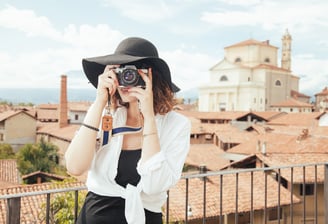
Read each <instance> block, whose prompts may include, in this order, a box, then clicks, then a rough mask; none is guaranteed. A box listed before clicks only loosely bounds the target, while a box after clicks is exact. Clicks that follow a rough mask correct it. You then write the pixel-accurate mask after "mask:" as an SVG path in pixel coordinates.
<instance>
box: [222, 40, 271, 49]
mask: <svg viewBox="0 0 328 224" xmlns="http://www.w3.org/2000/svg"><path fill="white" fill-rule="evenodd" d="M248 45H260V46H267V47H272V48H276V49H277V47H275V46H273V45H270V44H269V42H268V41H258V40H254V39H248V40H245V41H242V42H239V43H236V44H233V45H230V46H227V47H225V48H224V49H227V48H232V47H241V46H248Z"/></svg>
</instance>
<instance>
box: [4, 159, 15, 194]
mask: <svg viewBox="0 0 328 224" xmlns="http://www.w3.org/2000/svg"><path fill="white" fill-rule="evenodd" d="M0 182H2V184H0V188H2V187H6V186H10V185H17V184H19V172H18V169H17V162H16V160H15V159H1V160H0Z"/></svg>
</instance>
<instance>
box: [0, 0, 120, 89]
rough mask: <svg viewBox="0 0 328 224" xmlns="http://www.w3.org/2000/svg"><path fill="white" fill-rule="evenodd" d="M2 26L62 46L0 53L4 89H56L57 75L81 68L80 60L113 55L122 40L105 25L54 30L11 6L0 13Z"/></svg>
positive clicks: (42, 18) (44, 20)
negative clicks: (10, 87) (9, 87)
mask: <svg viewBox="0 0 328 224" xmlns="http://www.w3.org/2000/svg"><path fill="white" fill-rule="evenodd" d="M17 18H23V19H17ZM1 26H2V27H5V28H10V29H14V30H18V31H21V32H23V33H25V34H26V35H28V36H31V37H35V36H39V37H44V38H46V39H47V40H53V41H56V42H60V43H63V45H62V47H59V48H58V47H56V48H53V47H51V46H50V45H49V48H46V49H34V50H33V51H29V52H24V49H22V50H21V51H18V53H13V52H0V58H1V59H2V66H1V67H0V74H6V75H5V78H2V80H1V84H0V85H1V86H6V87H7V86H12V87H38V86H40V87H57V86H54V85H55V83H57V82H59V76H60V75H62V74H63V73H65V72H66V71H70V70H80V69H82V66H81V59H82V58H84V57H92V56H98V55H105V54H109V53H112V52H113V51H114V49H115V48H116V46H117V44H118V42H119V41H120V40H121V39H122V38H123V37H124V35H123V34H121V33H120V32H119V31H116V30H113V29H111V28H110V27H109V26H108V25H104V24H98V25H96V26H90V25H81V26H79V27H77V26H76V25H68V26H67V27H66V28H65V29H64V30H63V31H60V30H56V29H55V28H54V27H53V25H52V24H51V22H50V21H49V20H48V19H47V18H46V17H40V16H38V15H36V14H35V13H34V12H33V11H32V10H19V9H16V8H14V7H12V6H7V7H6V8H5V9H3V10H1V11H0V27H1ZM83 78H84V77H83ZM86 83H87V82H86Z"/></svg>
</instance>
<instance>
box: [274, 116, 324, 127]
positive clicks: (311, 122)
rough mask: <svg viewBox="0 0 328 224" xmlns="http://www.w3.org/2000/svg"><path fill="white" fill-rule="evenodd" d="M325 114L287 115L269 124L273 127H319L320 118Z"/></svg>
mask: <svg viewBox="0 0 328 224" xmlns="http://www.w3.org/2000/svg"><path fill="white" fill-rule="evenodd" d="M323 114H324V112H312V113H287V114H284V115H283V116H280V117H278V118H276V119H273V120H271V121H269V122H268V124H272V125H295V126H308V127H314V126H318V118H319V117H320V116H321V115H323Z"/></svg>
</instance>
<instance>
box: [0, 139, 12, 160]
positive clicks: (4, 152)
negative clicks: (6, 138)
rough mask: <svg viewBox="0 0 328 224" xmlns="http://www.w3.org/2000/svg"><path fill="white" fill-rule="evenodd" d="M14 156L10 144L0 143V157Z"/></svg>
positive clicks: (10, 157) (9, 157) (8, 157)
mask: <svg viewBox="0 0 328 224" xmlns="http://www.w3.org/2000/svg"><path fill="white" fill-rule="evenodd" d="M13 158H15V153H14V150H13V148H12V147H11V145H9V144H5V143H1V144H0V159H13Z"/></svg>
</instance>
